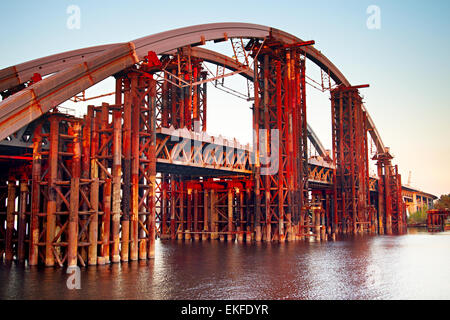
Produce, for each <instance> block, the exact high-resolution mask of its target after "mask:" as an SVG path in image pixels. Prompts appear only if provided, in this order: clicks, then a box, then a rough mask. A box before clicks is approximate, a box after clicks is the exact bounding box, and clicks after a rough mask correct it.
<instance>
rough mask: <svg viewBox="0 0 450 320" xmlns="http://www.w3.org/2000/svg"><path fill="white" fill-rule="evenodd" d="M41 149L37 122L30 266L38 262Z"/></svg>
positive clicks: (34, 142) (35, 130)
mask: <svg viewBox="0 0 450 320" xmlns="http://www.w3.org/2000/svg"><path fill="white" fill-rule="evenodd" d="M41 150H42V123H41V122H38V124H37V126H36V128H35V129H34V137H33V165H32V169H31V179H32V180H31V217H30V246H29V256H28V263H29V265H30V266H34V265H37V264H38V258H39V252H38V241H39V207H40V203H41V184H40V182H41V161H42V157H41Z"/></svg>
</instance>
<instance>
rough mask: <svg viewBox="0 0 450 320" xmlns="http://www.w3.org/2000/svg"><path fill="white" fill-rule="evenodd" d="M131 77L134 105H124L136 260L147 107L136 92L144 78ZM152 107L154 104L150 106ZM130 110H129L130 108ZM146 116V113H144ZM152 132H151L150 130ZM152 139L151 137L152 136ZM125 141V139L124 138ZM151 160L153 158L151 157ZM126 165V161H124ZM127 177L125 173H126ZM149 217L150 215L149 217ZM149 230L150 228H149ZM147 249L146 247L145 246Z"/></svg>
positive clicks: (135, 256)
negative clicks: (141, 148)
mask: <svg viewBox="0 0 450 320" xmlns="http://www.w3.org/2000/svg"><path fill="white" fill-rule="evenodd" d="M130 77H131V91H132V93H131V97H132V99H133V100H132V103H133V106H132V108H131V106H129V107H127V102H126V101H125V106H124V113H127V112H131V114H130V115H129V116H130V120H129V122H130V125H131V127H130V128H129V130H128V131H126V132H129V133H130V137H128V138H129V139H130V144H131V146H130V148H131V150H130V162H131V163H130V164H131V165H130V169H131V199H130V200H131V201H130V202H131V217H130V220H131V225H130V228H131V229H130V230H131V232H130V235H131V242H130V260H131V261H135V260H137V259H138V258H139V234H138V229H139V228H138V224H139V221H138V220H139V162H140V155H139V146H140V143H139V142H140V138H141V136H140V135H141V133H140V131H141V124H140V117H141V108H143V107H145V106H142V103H141V102H140V101H139V99H138V98H137V97H136V95H137V94H138V93H137V92H136V90H137V88H136V87H135V86H137V85H138V83H139V84H140V83H141V82H143V80H142V79H141V78H140V79H139V81H138V79H137V75H136V74H135V73H132V74H130ZM149 107H150V108H151V107H153V106H149ZM127 108H128V109H130V110H128V109H127ZM143 116H144V117H145V114H143ZM149 134H151V132H149ZM150 139H151V137H150ZM124 141H125V139H124ZM150 160H151V159H150ZM124 165H125V163H124ZM124 179H125V175H124ZM147 218H148V217H147ZM147 231H148V230H147ZM147 237H148V236H147ZM142 242H143V244H144V246H143V247H142V249H141V251H142V250H144V248H145V245H146V244H145V240H142ZM145 251H147V250H146V248H145ZM144 255H145V256H147V253H146V252H145V253H144V252H142V256H144Z"/></svg>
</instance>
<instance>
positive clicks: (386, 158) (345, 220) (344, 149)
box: [0, 35, 406, 266]
mask: <svg viewBox="0 0 450 320" xmlns="http://www.w3.org/2000/svg"><path fill="white" fill-rule="evenodd" d="M226 38H227V36H225V40H227V39H226ZM231 43H232V45H233V50H234V51H233V52H234V53H235V58H234V60H236V63H237V64H238V65H239V68H243V69H242V70H240V71H239V72H241V71H243V70H244V71H248V70H249V65H250V62H249V59H250V58H252V59H253V64H254V65H253V71H252V72H253V90H254V103H253V108H252V112H253V114H252V116H253V123H252V125H253V129H254V137H253V142H254V143H253V147H252V148H250V147H246V146H242V145H239V144H233V145H231V143H230V141H228V140H226V141H225V140H221V139H218V138H215V137H209V136H207V135H206V123H207V122H206V120H207V119H206V117H207V90H206V89H207V82H208V81H209V80H211V79H208V73H207V72H206V71H205V69H204V65H203V62H204V61H203V60H202V59H200V58H198V57H194V56H191V49H192V48H190V47H184V48H179V49H177V50H175V51H174V52H172V53H171V54H164V55H162V56H161V59H159V58H158V57H157V56H156V54H155V53H154V52H151V51H150V52H148V54H147V56H145V58H144V60H143V61H142V62H141V63H139V64H135V65H133V66H131V67H130V66H128V67H126V68H124V69H123V70H121V71H119V72H116V73H114V78H115V91H114V93H113V94H114V97H115V101H114V104H108V103H102V104H101V105H98V106H95V105H89V106H88V107H87V113H86V115H85V116H84V117H83V118H77V117H74V116H69V115H65V114H62V113H60V112H58V110H57V108H56V109H55V110H54V111H52V112H47V113H46V114H45V115H44V116H42V117H40V118H39V119H37V120H35V121H34V122H33V125H32V126H31V127H30V130H31V131H32V132H31V136H32V141H33V143H32V149H31V150H29V154H25V155H22V154H21V155H9V154H5V155H2V154H0V155H1V156H3V158H0V161H1V163H2V164H3V163H4V164H5V165H6V166H7V168H8V170H7V172H6V174H5V173H2V174H0V257H2V258H4V259H5V260H6V261H12V260H14V259H16V260H18V261H21V262H24V261H26V260H27V261H28V264H30V265H37V264H44V265H46V266H53V265H59V266H63V265H67V266H75V265H81V266H86V265H97V264H108V263H111V262H120V261H121V262H126V261H130V260H131V261H133V260H138V259H143V260H144V259H149V258H153V257H154V256H155V240H156V239H158V238H159V239H162V240H164V239H172V240H184V241H191V240H192V241H200V240H202V241H206V240H219V241H229V242H234V241H237V242H252V241H279V242H284V241H293V240H307V241H314V240H315V241H324V240H335V239H336V236H337V235H339V234H345V233H362V232H370V233H377V232H378V233H380V234H382V233H387V234H392V233H403V232H405V228H406V220H405V219H406V215H405V212H404V205H403V201H402V198H401V177H400V175H399V174H398V168H397V166H393V165H392V164H391V159H392V156H390V154H389V153H388V152H387V153H378V154H377V155H376V156H375V158H374V160H376V161H377V166H378V176H379V178H378V180H377V179H374V178H369V162H368V161H369V159H368V137H367V134H368V132H369V130H370V128H371V124H370V123H369V119H368V115H367V113H366V111H365V109H364V108H363V106H362V98H361V97H360V95H359V91H358V88H360V87H361V86H360V87H348V86H344V85H340V86H338V87H336V88H334V89H332V90H330V93H331V115H332V143H333V160H331V159H330V158H329V156H327V157H326V158H325V160H323V161H322V160H320V161H319V160H317V161H312V162H310V161H309V160H311V159H308V141H307V139H308V127H307V114H306V58H307V55H308V53H307V52H308V50H309V47H308V46H309V45H311V44H314V42H313V41H307V42H297V43H289V44H287V43H283V42H282V41H279V40H277V39H276V38H274V37H273V36H272V35H270V36H268V37H266V38H265V39H264V40H261V39H259V40H258V39H251V40H250V41H248V42H247V43H244V41H243V40H242V38H239V39H231ZM239 59H240V60H245V61H244V62H240V61H239ZM235 72H237V71H235ZM215 78H217V77H215ZM215 78H214V79H215ZM216 80H217V79H216ZM36 81H38V80H36ZM177 129H179V130H180V131H177ZM177 135H180V136H179V137H180V138H182V139H181V140H176V139H174V137H175V136H177ZM230 145H231V147H230ZM2 150H4V149H2ZM221 160H223V161H221ZM321 161H322V162H321Z"/></svg>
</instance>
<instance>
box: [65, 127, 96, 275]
mask: <svg viewBox="0 0 450 320" xmlns="http://www.w3.org/2000/svg"><path fill="white" fill-rule="evenodd" d="M80 129H81V128H80V124H79V123H78V122H75V123H74V128H73V130H74V131H73V138H74V139H73V158H72V178H71V181H70V211H69V226H68V229H69V239H68V244H67V245H68V248H67V263H68V266H69V267H74V266H76V265H77V261H78V210H79V208H78V206H79V202H80V201H79V192H80V171H81V170H80V162H81V147H80ZM91 223H92V221H91ZM95 262H96V261H95Z"/></svg>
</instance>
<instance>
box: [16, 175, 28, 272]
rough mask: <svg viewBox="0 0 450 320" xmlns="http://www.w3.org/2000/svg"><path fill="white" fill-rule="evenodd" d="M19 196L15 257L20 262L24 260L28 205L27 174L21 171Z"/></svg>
mask: <svg viewBox="0 0 450 320" xmlns="http://www.w3.org/2000/svg"><path fill="white" fill-rule="evenodd" d="M19 187H20V196H19V219H18V229H19V230H18V239H17V242H18V243H17V259H18V260H19V262H20V263H23V262H24V261H25V236H26V228H27V220H26V213H27V207H28V201H27V198H28V176H27V174H25V173H22V176H21V178H20V184H19Z"/></svg>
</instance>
